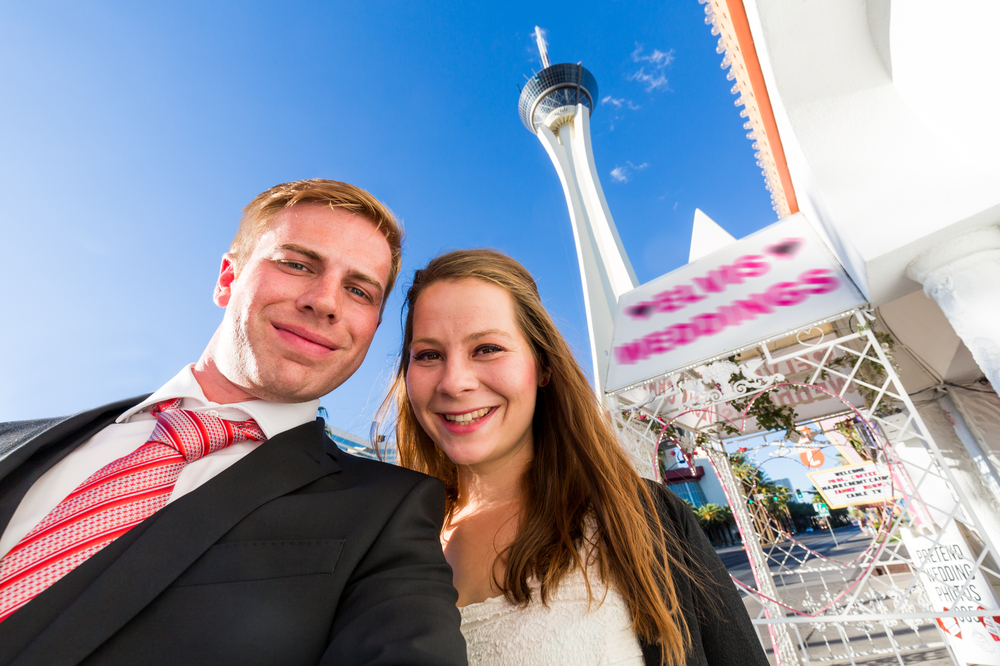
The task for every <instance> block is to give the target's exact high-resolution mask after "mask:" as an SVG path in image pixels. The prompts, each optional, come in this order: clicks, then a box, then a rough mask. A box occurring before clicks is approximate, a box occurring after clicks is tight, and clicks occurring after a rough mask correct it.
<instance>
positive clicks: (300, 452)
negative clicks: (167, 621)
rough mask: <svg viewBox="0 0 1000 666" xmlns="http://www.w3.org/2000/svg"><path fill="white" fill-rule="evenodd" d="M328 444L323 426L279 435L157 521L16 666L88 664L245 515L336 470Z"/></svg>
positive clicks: (317, 424) (309, 425)
mask: <svg viewBox="0 0 1000 666" xmlns="http://www.w3.org/2000/svg"><path fill="white" fill-rule="evenodd" d="M323 439H324V437H323V429H322V422H321V421H315V422H313V423H307V424H305V425H302V426H299V427H297V428H294V429H292V430H289V431H287V432H284V433H281V434H280V435H278V436H276V437H274V438H273V439H270V440H268V441H267V442H265V443H264V444H262V445H261V446H260V447H259V448H257V449H256V450H255V451H253V452H252V453H250V454H249V455H247V456H246V457H245V458H243V459H242V460H240V461H239V462H237V463H236V464H234V465H233V466H232V467H230V468H229V469H227V470H226V471H224V472H222V473H221V474H219V476H217V477H215V478H214V479H212V480H211V481H209V482H208V483H206V484H205V485H203V486H201V487H200V488H198V489H197V490H194V491H193V492H191V493H189V494H188V495H185V496H184V497H182V498H180V499H179V500H177V501H176V502H174V503H172V504H170V505H168V506H167V507H166V508H164V509H163V510H162V511H160V512H159V513H158V514H157V515H155V516H152V517H151V518H150V520H151V521H152V522H151V524H150V525H149V526H148V528H146V529H145V531H144V532H143V533H142V534H141V535H140V536H139V537H138V538H137V539H136V540H135V541H134V542H133V543H132V544H131V545H130V546H129V547H128V549H127V550H125V551H124V552H123V553H122V554H121V556H120V557H119V558H118V559H117V560H116V561H115V563H114V564H113V565H111V566H110V567H109V568H108V569H107V571H105V572H104V573H102V574H101V575H100V576H99V577H98V578H97V579H96V580H95V581H94V583H93V584H91V585H90V586H89V587H88V588H87V590H86V591H85V592H84V593H83V594H81V595H80V597H79V598H78V599H77V600H76V601H75V602H73V603H72V604H71V605H69V607H68V608H67V609H66V611H65V612H63V613H62V614H60V616H59V617H58V618H57V619H56V620H55V622H53V623H52V624H51V625H50V626H49V627H48V628H47V629H46V630H45V631H44V632H43V633H42V634H41V635H39V637H38V638H37V639H36V640H35V641H34V642H33V643H32V644H31V646H30V647H29V648H28V649H27V650H25V652H24V653H23V654H21V656H20V658H19V659H18V660H17V661H15V662H14V664H18V665H21V664H47V665H52V666H63V665H65V666H71V665H74V664H78V663H79V662H80V661H82V660H83V659H85V658H86V657H87V655H89V654H90V653H91V652H93V651H94V650H95V649H96V648H97V647H99V646H100V645H101V644H102V643H104V642H105V641H106V640H108V639H109V638H110V637H111V636H113V635H114V633H115V632H116V631H118V630H119V629H121V628H122V627H123V626H124V625H125V624H126V623H127V622H128V621H129V620H131V619H132V618H133V617H135V616H136V615H137V614H138V613H139V612H140V611H142V609H143V608H145V607H146V606H147V605H148V604H149V603H150V602H151V601H153V599H155V598H156V597H157V595H159V594H160V593H161V592H163V591H164V590H165V589H166V588H167V587H168V586H169V585H170V584H171V583H172V582H173V581H174V580H175V579H176V578H177V577H178V576H180V574H181V573H183V572H184V571H185V570H186V569H187V568H188V567H189V566H191V565H192V564H193V563H194V561H195V560H197V559H198V558H199V557H201V555H202V554H203V553H204V552H205V551H207V550H208V549H209V548H211V547H212V546H213V545H214V544H215V543H216V542H217V541H218V540H219V539H220V538H221V537H222V536H223V535H224V534H226V532H228V531H229V530H231V529H232V528H233V527H234V526H235V525H236V524H237V523H238V522H239V521H240V520H242V519H243V518H245V517H246V516H247V515H248V514H250V513H251V512H253V511H254V510H255V509H257V508H258V507H260V506H261V505H263V504H265V503H266V502H269V501H271V500H273V499H276V498H278V497H281V496H283V495H287V494H288V493H290V492H293V491H295V490H297V489H298V488H301V487H302V486H305V485H307V484H309V483H311V482H313V481H315V480H316V479H319V478H321V477H323V476H326V475H328V474H332V473H334V472H336V471H338V470H339V469H340V467H339V466H338V465H337V463H336V462H335V461H334V460H333V459H332V458H331V457H330V455H329V454H327V453H325V452H324V451H323ZM71 575H72V574H71Z"/></svg>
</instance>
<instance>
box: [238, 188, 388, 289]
mask: <svg viewBox="0 0 1000 666" xmlns="http://www.w3.org/2000/svg"><path fill="white" fill-rule="evenodd" d="M305 203H316V204H322V205H326V206H329V207H330V208H343V209H344V210H347V211H350V212H352V213H354V214H355V215H357V216H359V217H363V218H364V219H366V220H368V221H370V222H371V223H372V224H374V225H375V228H377V229H378V230H379V231H380V232H381V233H382V235H383V236H385V240H386V241H388V243H389V250H390V252H391V253H392V265H391V267H390V268H389V280H388V281H387V282H386V285H385V292H384V293H383V294H382V307H385V302H386V299H387V298H388V296H389V292H390V291H392V287H393V285H394V284H395V283H396V277H397V276H398V275H399V269H400V265H401V264H402V260H403V253H402V245H403V226H402V224H400V222H399V220H397V219H396V216H395V215H393V214H392V211H391V210H389V208H388V206H386V205H385V204H383V203H382V202H381V201H379V200H378V199H376V198H375V197H373V196H372V195H371V194H369V193H368V192H365V191H364V190H363V189H361V188H360V187H355V186H354V185H350V184H348V183H342V182H340V181H338V180H323V179H321V178H313V179H310V180H296V181H294V182H291V183H282V184H281V185H275V186H274V187H272V188H271V189H269V190H267V191H266V192H261V193H260V194H258V195H257V196H256V197H254V199H253V201H251V202H250V203H248V204H247V205H246V207H245V208H244V209H243V219H241V220H240V228H239V229H238V230H237V231H236V237H235V238H233V242H232V243H231V244H230V245H229V253H230V254H232V255H233V265H234V267H235V268H236V272H237V273H239V271H240V270H242V269H243V266H244V265H245V264H246V262H247V260H248V259H249V258H250V255H251V254H252V253H253V249H254V246H256V245H257V241H258V240H260V237H261V236H263V235H264V232H265V231H267V230H268V229H269V228H270V226H271V224H272V222H273V221H274V218H275V217H277V216H278V214H279V213H280V212H281V211H283V210H284V209H286V208H291V207H292V206H294V205H296V204H305Z"/></svg>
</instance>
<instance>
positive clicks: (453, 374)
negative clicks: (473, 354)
mask: <svg viewBox="0 0 1000 666" xmlns="http://www.w3.org/2000/svg"><path fill="white" fill-rule="evenodd" d="M478 386H479V379H478V378H477V377H476V373H475V370H474V368H473V367H472V365H471V363H469V361H468V360H466V359H462V358H458V359H456V358H454V357H451V358H449V359H448V360H447V361H445V364H444V374H443V375H442V376H441V381H440V383H439V384H438V390H439V391H441V392H442V393H445V394H447V395H452V396H455V395H459V394H460V393H464V392H466V391H472V390H474V389H476V388H477V387H478Z"/></svg>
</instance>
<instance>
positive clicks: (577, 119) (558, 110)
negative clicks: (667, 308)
mask: <svg viewBox="0 0 1000 666" xmlns="http://www.w3.org/2000/svg"><path fill="white" fill-rule="evenodd" d="M535 37H536V39H537V41H538V50H539V53H540V54H541V57H542V67H543V69H542V71H540V72H538V73H537V74H535V75H534V76H533V77H532V78H531V79H529V80H528V82H527V84H525V86H524V88H523V89H522V90H521V98H520V100H519V102H518V111H519V113H520V115H521V122H523V123H524V126H525V127H527V128H528V129H529V130H530V131H531V132H532V133H533V134H535V135H536V136H537V137H538V140H539V141H541V142H542V146H543V147H544V148H545V152H547V153H548V154H549V158H551V159H552V164H553V165H554V166H555V168H556V173H558V174H559V182H561V183H562V187H563V193H564V194H565V195H566V205H567V206H568V207H569V218H570V221H571V222H572V225H573V238H574V239H575V241H576V255H577V258H578V259H579V262H580V278H581V281H582V283H583V300H584V303H585V305H586V308H587V327H588V329H589V333H590V353H591V364H592V367H593V371H594V384H595V385H594V389H595V390H596V391H597V394H598V395H599V396H602V395H603V394H604V387H605V380H606V378H607V372H608V361H609V358H610V351H611V336H612V334H613V332H614V324H615V313H616V312H617V310H618V297H619V296H621V295H622V294H624V293H625V292H627V291H630V290H632V289H634V288H635V287H637V286H638V285H639V281H638V280H637V279H636V277H635V271H634V270H632V264H631V263H630V262H629V260H628V255H626V254H625V248H624V247H622V241H621V238H619V236H618V230H617V229H616V228H615V223H614V220H613V219H612V217H611V211H609V210H608V202H607V201H606V200H605V199H604V191H603V190H602V189H601V181H600V179H599V178H598V176H597V170H596V168H595V164H594V151H593V149H592V148H591V144H590V116H591V114H592V113H593V112H594V103H595V101H596V100H597V80H596V79H595V78H594V75H593V74H591V73H590V72H589V71H588V70H587V68H586V67H584V66H583V65H582V64H581V63H577V64H575V65H574V64H571V63H559V64H556V65H550V64H549V56H548V51H547V48H546V44H545V40H544V38H543V37H542V34H541V30H540V29H539V28H537V27H536V28H535Z"/></svg>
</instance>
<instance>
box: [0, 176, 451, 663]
mask: <svg viewBox="0 0 1000 666" xmlns="http://www.w3.org/2000/svg"><path fill="white" fill-rule="evenodd" d="M400 242H401V229H400V228H399V226H398V223H397V222H396V221H395V219H394V218H393V216H392V214H391V213H390V212H389V210H388V209H386V208H385V206H383V205H382V204H381V203H379V202H378V201H377V200H375V199H374V198H373V197H372V196H371V195H370V194H368V193H367V192H364V191H363V190H360V189H358V188H356V187H353V186H351V185H347V184H345V183H338V182H335V181H323V180H312V181H299V182H294V183H287V184H284V185H278V186H276V187H274V188H271V189H270V190H268V191H267V192H264V193H263V194H261V195H259V196H258V197H257V198H255V199H254V200H253V201H252V202H251V203H250V204H249V205H248V206H247V207H246V208H245V209H244V216H243V219H242V221H241V223H240V228H239V231H238V232H237V234H236V237H235V239H234V240H233V244H232V246H231V247H230V252H229V253H227V254H226V255H225V256H224V257H223V259H222V267H221V270H220V272H219V278H218V282H217V284H216V288H215V295H214V298H215V302H216V303H217V304H218V305H220V306H221V307H224V308H225V315H224V317H223V321H222V324H221V325H220V326H219V328H218V330H217V331H216V332H215V334H214V335H213V337H212V339H211V340H210V341H209V343H208V346H207V348H206V349H205V351H204V353H203V354H202V356H201V358H200V359H199V360H198V362H197V363H196V364H194V365H193V366H189V367H186V368H184V369H183V370H182V371H181V372H180V373H179V374H178V375H177V376H176V377H175V378H174V379H172V380H170V381H169V382H168V383H167V384H166V385H164V386H163V387H162V388H160V389H159V390H158V391H156V393H154V394H152V395H151V396H148V397H144V398H133V399H130V400H123V401H121V402H118V403H114V404H111V405H105V406H104V407H99V408H97V409H94V410H91V411H89V412H84V413H82V414H78V415H76V416H72V417H66V418H60V419H51V420H44V421H24V422H18V423H12V424H2V425H0V618H2V619H0V664H17V665H22V664H24V665H27V664H40V665H41V664H44V665H45V666H55V665H71V664H316V663H323V664H435V665H437V664H464V663H465V644H464V641H463V639H462V637H461V634H460V632H459V623H460V618H459V614H458V611H457V609H456V608H455V602H456V597H457V594H456V592H455V591H454V589H453V588H452V585H451V570H450V568H449V567H448V565H447V564H446V562H445V561H444V558H443V556H442V554H441V547H440V541H439V535H440V529H441V522H442V520H443V511H444V490H443V488H442V487H441V486H440V484H439V483H438V482H437V481H436V480H432V479H429V478H427V477H424V476H422V475H419V474H415V473H413V472H409V471H406V470H402V469H399V468H395V467H391V466H389V465H383V464H381V463H377V462H373V461H368V460H362V459H357V458H352V457H351V456H347V455H345V454H343V453H341V452H340V451H338V450H337V448H336V447H335V446H334V445H333V443H332V442H331V441H330V440H329V438H327V437H326V436H325V433H324V430H323V423H322V421H321V420H316V418H315V415H316V409H317V407H318V404H319V402H318V398H319V396H322V395H325V394H326V393H329V392H330V391H332V390H333V389H335V388H336V387H337V386H339V385H340V384H341V383H343V382H344V381H345V380H346V379H347V378H348V377H350V376H351V375H352V374H353V373H354V371H355V370H356V369H357V368H358V366H359V365H360V364H361V362H362V360H363V359H364V356H365V353H366V352H367V350H368V346H369V344H370V343H371V340H372V336H373V335H374V333H375V330H376V328H377V327H378V325H379V322H380V321H381V312H382V308H383V306H384V303H385V298H386V295H387V294H388V292H389V290H390V289H391V288H392V285H393V283H394V281H395V279H396V276H397V274H398V272H399V267H400ZM164 316H169V314H168V313H165V315H164Z"/></svg>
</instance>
